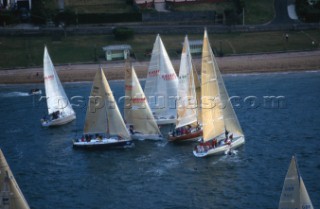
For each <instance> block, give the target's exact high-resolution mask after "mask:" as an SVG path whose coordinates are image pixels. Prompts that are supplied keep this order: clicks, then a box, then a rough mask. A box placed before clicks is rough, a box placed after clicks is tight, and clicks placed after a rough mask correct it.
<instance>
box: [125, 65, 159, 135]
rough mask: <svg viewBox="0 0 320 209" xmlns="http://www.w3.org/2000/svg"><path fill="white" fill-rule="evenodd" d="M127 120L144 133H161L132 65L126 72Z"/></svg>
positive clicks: (136, 129) (135, 128)
mask: <svg viewBox="0 0 320 209" xmlns="http://www.w3.org/2000/svg"><path fill="white" fill-rule="evenodd" d="M125 89H126V102H125V111H124V112H125V116H124V117H125V120H126V121H127V123H128V124H131V125H133V126H134V130H135V131H138V132H140V133H142V134H161V133H160V130H159V128H158V125H157V123H156V121H155V119H154V117H153V115H152V112H151V109H150V107H149V104H148V102H147V100H146V97H145V95H144V92H143V90H142V88H141V85H140V82H139V80H138V77H137V75H136V72H135V70H134V67H133V66H132V67H131V69H128V68H127V69H126V72H125Z"/></svg>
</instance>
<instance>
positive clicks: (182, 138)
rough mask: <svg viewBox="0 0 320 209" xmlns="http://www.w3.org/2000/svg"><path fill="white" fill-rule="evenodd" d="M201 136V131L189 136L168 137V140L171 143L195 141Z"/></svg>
mask: <svg viewBox="0 0 320 209" xmlns="http://www.w3.org/2000/svg"><path fill="white" fill-rule="evenodd" d="M202 134H203V131H202V130H199V131H196V132H193V133H189V134H184V135H181V136H172V135H171V136H169V138H168V140H169V141H172V142H179V141H193V140H196V139H198V138H200V137H201V136H202Z"/></svg>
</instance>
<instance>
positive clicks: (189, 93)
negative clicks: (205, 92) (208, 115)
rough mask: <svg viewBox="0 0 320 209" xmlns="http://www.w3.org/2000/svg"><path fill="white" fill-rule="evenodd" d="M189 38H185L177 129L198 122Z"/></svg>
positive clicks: (180, 74) (180, 71) (180, 72)
mask: <svg viewBox="0 0 320 209" xmlns="http://www.w3.org/2000/svg"><path fill="white" fill-rule="evenodd" d="M193 71H194V70H193V63H192V57H191V53H190V47H189V41H188V37H187V36H186V37H185V40H184V44H183V48H182V53H181V62H180V70H179V88H178V101H177V122H176V128H179V127H183V126H186V125H189V124H192V123H195V122H197V96H196V91H195V84H194V75H193Z"/></svg>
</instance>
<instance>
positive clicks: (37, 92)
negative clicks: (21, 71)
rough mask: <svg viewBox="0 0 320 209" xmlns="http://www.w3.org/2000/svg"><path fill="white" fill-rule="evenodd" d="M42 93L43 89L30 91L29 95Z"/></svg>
mask: <svg viewBox="0 0 320 209" xmlns="http://www.w3.org/2000/svg"><path fill="white" fill-rule="evenodd" d="M41 94H42V91H41V90H39V91H33V92H29V95H41Z"/></svg>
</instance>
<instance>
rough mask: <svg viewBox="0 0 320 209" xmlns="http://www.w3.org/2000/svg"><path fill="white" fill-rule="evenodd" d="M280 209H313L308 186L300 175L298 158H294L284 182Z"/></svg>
mask: <svg viewBox="0 0 320 209" xmlns="http://www.w3.org/2000/svg"><path fill="white" fill-rule="evenodd" d="M278 208H279V209H313V205H312V202H311V200H310V197H309V195H308V192H307V189H306V186H305V185H304V182H303V180H302V177H301V175H300V172H299V169H298V166H297V162H296V158H295V157H294V156H292V158H291V162H290V166H289V169H288V172H287V175H286V178H285V180H284V184H283V188H282V193H281V197H280V202H279V207H278Z"/></svg>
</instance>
